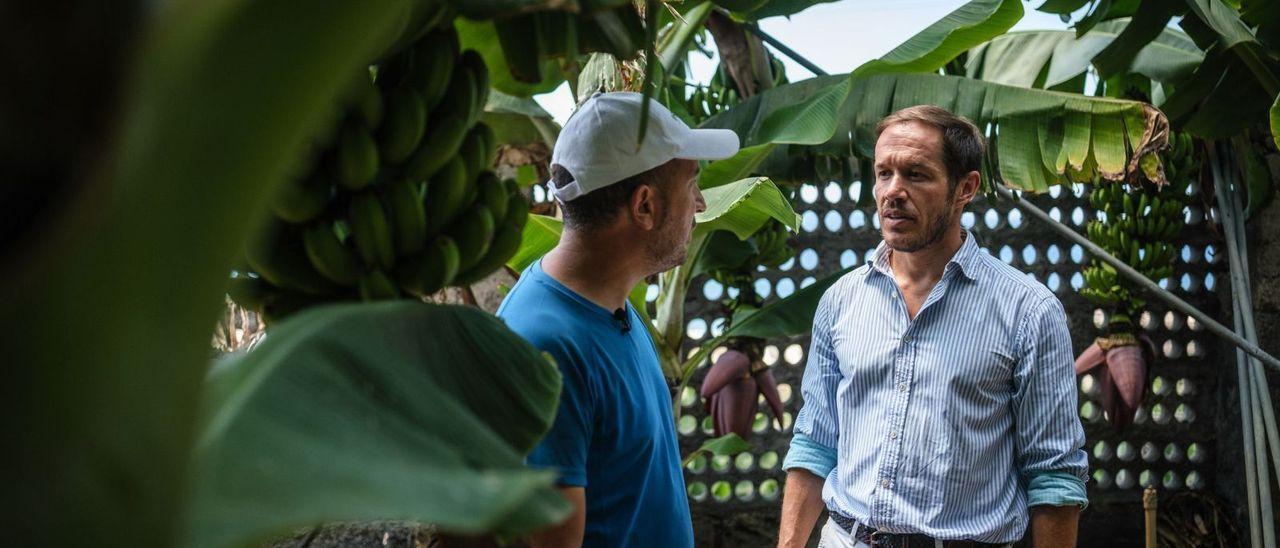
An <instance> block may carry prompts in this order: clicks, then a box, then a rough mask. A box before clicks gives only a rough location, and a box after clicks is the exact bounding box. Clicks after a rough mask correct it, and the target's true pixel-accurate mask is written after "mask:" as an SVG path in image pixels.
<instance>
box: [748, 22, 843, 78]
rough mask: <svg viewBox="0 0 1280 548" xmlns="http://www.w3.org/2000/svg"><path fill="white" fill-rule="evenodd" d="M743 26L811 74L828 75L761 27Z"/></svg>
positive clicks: (751, 24) (750, 24)
mask: <svg viewBox="0 0 1280 548" xmlns="http://www.w3.org/2000/svg"><path fill="white" fill-rule="evenodd" d="M742 26H744V27H747V30H749V31H751V33H752V34H754V35H756V36H759V37H760V39H761V40H764V42H765V43H766V44H769V45H770V46H773V49H776V50H778V52H779V53H781V54H783V55H786V56H787V57H790V58H791V60H792V61H795V62H796V63H799V64H800V66H802V67H804V68H806V69H808V70H809V72H812V73H813V74H814V75H817V76H826V75H827V71H825V70H822V69H820V68H818V65H815V64H813V61H810V60H808V59H805V58H804V57H802V56H801V55H800V54H799V53H796V50H793V49H791V48H789V47H787V45H786V44H783V43H782V42H779V41H778V39H777V38H774V37H772V36H769V35H768V34H766V33H765V32H764V31H762V30H760V27H758V26H756V24H755V23H743V25H742Z"/></svg>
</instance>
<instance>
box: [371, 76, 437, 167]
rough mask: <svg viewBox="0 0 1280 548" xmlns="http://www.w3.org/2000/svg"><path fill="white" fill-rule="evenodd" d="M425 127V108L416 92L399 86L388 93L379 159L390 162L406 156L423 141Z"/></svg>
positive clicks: (401, 159) (380, 135)
mask: <svg viewBox="0 0 1280 548" xmlns="http://www.w3.org/2000/svg"><path fill="white" fill-rule="evenodd" d="M426 129H427V107H426V105H425V104H423V102H422V98H421V97H419V96H418V94H417V92H415V91H413V90H411V89H408V88H406V87H398V88H396V89H393V90H391V92H390V93H388V94H387V121H386V123H385V124H383V125H382V128H381V129H380V130H379V132H378V141H379V144H381V146H382V147H381V153H382V155H381V158H382V160H383V161H385V162H387V163H389V164H399V163H401V162H403V161H405V160H407V159H409V155H411V154H413V151H414V150H416V149H417V148H418V144H419V143H421V142H422V135H423V133H425V132H426Z"/></svg>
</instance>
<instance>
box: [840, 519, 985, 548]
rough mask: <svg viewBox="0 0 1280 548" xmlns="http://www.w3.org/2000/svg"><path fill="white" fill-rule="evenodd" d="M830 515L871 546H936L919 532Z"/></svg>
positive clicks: (953, 544) (958, 543)
mask: <svg viewBox="0 0 1280 548" xmlns="http://www.w3.org/2000/svg"><path fill="white" fill-rule="evenodd" d="M827 514H828V515H830V516H831V521H833V522H835V524H836V525H838V526H840V528H841V529H844V530H845V532H847V533H849V534H851V535H853V538H854V540H857V541H858V542H861V543H863V544H866V545H867V546H870V547H871V548H936V547H937V545H938V544H937V540H936V539H934V538H933V537H930V536H928V535H921V534H919V533H910V534H904V533H886V532H884V531H878V530H876V529H872V528H870V527H867V526H866V525H863V524H861V523H858V520H856V519H853V518H851V517H849V516H845V515H841V514H840V513H838V512H832V511H830V510H828V511H827ZM942 546H944V547H946V548H988V547H989V548H1002V547H1005V546H1009V544H1007V543H1005V544H992V543H989V542H978V541H976V540H944V541H942Z"/></svg>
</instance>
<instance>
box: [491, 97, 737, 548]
mask: <svg viewBox="0 0 1280 548" xmlns="http://www.w3.org/2000/svg"><path fill="white" fill-rule="evenodd" d="M642 100H643V99H642V98H641V96H640V94H637V93H625V92H623V93H605V94H597V95H596V96H594V97H592V98H590V99H588V100H587V101H586V102H585V103H584V104H583V105H582V106H580V107H579V108H578V111H577V112H576V113H574V115H573V116H572V117H571V118H570V119H569V121H568V122H567V123H566V124H565V126H564V129H563V130H562V131H561V133H560V136H559V138H558V140H557V142H556V147H555V151H554V152H553V153H552V157H551V162H552V165H551V183H550V185H549V186H550V187H551V188H552V191H553V193H554V195H555V197H556V200H557V201H558V202H559V203H560V206H561V210H562V212H563V216H564V233H563V234H562V235H561V237H560V243H559V244H557V245H556V247H555V249H553V250H551V252H549V253H547V255H546V256H545V257H543V258H542V259H541V260H540V261H538V262H535V263H533V264H532V265H530V266H529V268H528V269H526V270H525V271H524V273H523V274H522V275H521V276H520V281H519V282H517V283H516V285H515V287H513V288H512V289H511V292H510V293H509V294H508V295H507V298H506V299H505V300H504V301H503V303H502V307H501V308H499V309H498V316H499V317H501V318H502V319H503V320H504V321H506V323H507V325H508V326H509V327H510V328H511V329H512V330H513V331H515V332H516V333H518V334H520V335H521V336H522V337H524V338H525V339H527V340H528V341H529V342H530V343H532V344H533V345H534V346H536V347H538V348H539V349H541V350H543V351H545V352H547V353H549V354H551V356H552V357H553V358H554V359H555V361H556V364H557V365H558V366H559V368H560V372H561V374H562V376H563V378H564V389H563V391H562V392H561V395H560V407H559V410H558V411H557V414H556V418H555V422H554V424H553V425H552V427H551V431H550V432H549V433H548V434H547V436H546V437H545V438H544V439H543V440H542V442H541V443H540V444H539V445H538V446H537V447H536V448H535V449H534V450H533V453H532V454H530V455H529V459H528V461H529V464H530V465H532V466H534V467H539V468H550V469H554V470H556V471H557V472H558V473H559V482H558V483H559V486H560V490H561V492H562V493H563V494H564V496H565V498H567V499H568V500H569V501H570V503H571V504H572V505H573V507H574V512H573V514H572V515H571V516H570V517H569V519H568V520H566V521H565V522H564V523H561V524H559V525H557V526H555V527H552V528H550V529H547V530H545V531H541V532H539V533H536V534H534V535H533V537H532V538H531V539H530V541H531V544H533V546H534V547H535V548H541V547H546V546H552V547H560V546H579V545H581V546H607V547H626V546H635V547H650V546H654V547H675V548H679V547H689V546H693V528H692V524H691V522H690V519H689V503H688V500H687V499H686V497H685V486H684V476H683V475H682V474H681V470H680V445H679V443H678V442H677V440H676V433H675V424H674V422H673V420H672V415H671V395H670V391H669V388H668V385H667V381H666V379H665V378H664V377H663V375H662V370H661V368H660V366H659V364H658V355H657V353H656V351H655V349H654V346H653V340H652V339H650V338H649V333H648V330H647V329H646V328H645V326H644V325H643V324H642V323H641V321H642V320H641V319H640V316H639V315H638V314H637V313H636V311H635V310H634V309H633V308H631V306H630V305H629V304H628V303H627V295H628V294H629V293H630V292H631V289H632V288H634V287H635V286H636V284H638V283H640V281H641V280H643V279H644V278H645V277H646V276H649V275H651V274H655V273H658V272H662V271H664V270H667V269H670V268H672V267H674V266H677V265H679V264H681V263H682V262H684V259H685V254H686V250H687V248H688V245H689V237H690V234H691V232H692V229H693V223H694V214H695V213H697V212H700V211H702V210H703V209H705V208H706V204H705V203H704V202H703V200H702V194H701V192H699V191H698V183H697V174H698V162H697V160H715V159H722V158H728V157H729V156H732V155H733V154H734V153H735V152H737V150H738V137H737V135H735V134H734V133H733V132H732V131H727V130H694V129H690V128H689V127H688V126H686V125H685V124H684V123H683V122H681V121H680V120H679V119H677V118H676V117H675V116H674V115H672V114H671V112H670V111H668V110H667V109H666V108H663V106H662V105H660V104H658V103H656V102H653V103H651V104H650V105H649V112H648V114H647V115H648V117H649V121H648V131H647V132H646V133H645V138H644V142H643V143H640V144H638V143H637V138H638V136H639V124H640V120H641V115H642V112H641V101H642Z"/></svg>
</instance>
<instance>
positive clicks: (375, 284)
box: [356, 269, 400, 301]
mask: <svg viewBox="0 0 1280 548" xmlns="http://www.w3.org/2000/svg"><path fill="white" fill-rule="evenodd" d="M356 291H357V293H358V294H359V295H360V300H362V301H380V300H385V299H394V298H396V297H397V296H399V294H400V292H399V291H398V290H397V289H396V284H395V283H394V282H392V281H391V278H388V277H387V275H386V274H383V273H382V271H381V270H378V269H373V270H369V271H367V272H365V273H364V274H361V275H360V281H359V282H358V283H357V284H356Z"/></svg>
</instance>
